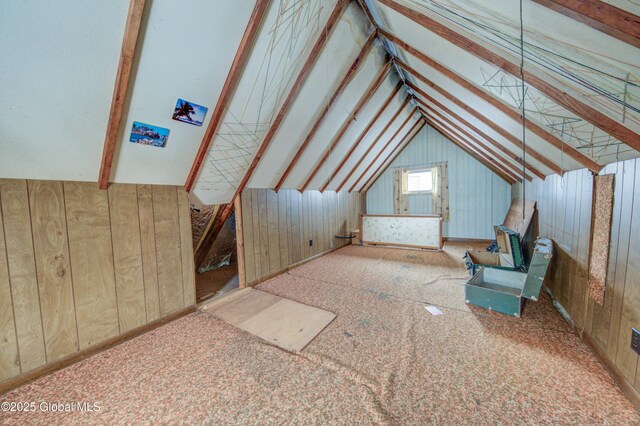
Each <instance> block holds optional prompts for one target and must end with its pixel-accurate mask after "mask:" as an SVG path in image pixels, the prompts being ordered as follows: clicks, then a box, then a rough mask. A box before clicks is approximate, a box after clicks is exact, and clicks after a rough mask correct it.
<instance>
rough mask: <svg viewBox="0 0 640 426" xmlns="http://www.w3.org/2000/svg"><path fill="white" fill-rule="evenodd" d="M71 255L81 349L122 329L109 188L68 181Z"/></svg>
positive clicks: (65, 191) (67, 197) (66, 191)
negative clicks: (119, 319) (115, 270)
mask: <svg viewBox="0 0 640 426" xmlns="http://www.w3.org/2000/svg"><path fill="white" fill-rule="evenodd" d="M64 197H65V203H66V208H67V227H68V230H69V255H70V259H71V271H72V279H73V289H74V295H75V306H76V318H77V322H78V338H79V341H80V349H84V348H86V347H88V346H91V345H93V344H96V343H98V342H100V341H102V340H105V339H108V338H110V337H114V336H117V335H118V334H119V333H120V328H119V324H118V304H117V296H116V284H115V276H114V267H113V249H112V246H111V224H110V222H109V201H108V199H107V192H106V191H101V190H100V189H98V187H97V186H96V185H95V184H94V183H88V182H85V183H79V182H65V183H64Z"/></svg>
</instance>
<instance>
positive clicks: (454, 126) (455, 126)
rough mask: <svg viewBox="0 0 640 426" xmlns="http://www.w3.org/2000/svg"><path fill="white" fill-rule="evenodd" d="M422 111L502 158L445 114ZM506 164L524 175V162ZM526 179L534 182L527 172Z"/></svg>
mask: <svg viewBox="0 0 640 426" xmlns="http://www.w3.org/2000/svg"><path fill="white" fill-rule="evenodd" d="M419 102H421V103H422V100H420V101H419ZM423 105H425V107H426V106H427V105H426V104H425V103H423ZM421 111H422V113H423V114H424V115H425V116H426V117H427V118H429V119H431V120H435V121H437V122H438V123H440V124H441V125H442V126H445V127H446V128H448V129H452V130H455V131H457V132H458V133H461V134H462V135H463V136H464V137H466V138H467V140H469V141H472V142H474V143H475V145H477V146H478V147H479V148H481V149H483V150H485V151H486V152H487V153H488V154H490V155H491V156H492V157H493V158H502V157H501V156H500V154H499V153H497V152H495V151H494V150H492V149H491V147H489V146H487V145H485V144H484V143H483V142H482V141H481V140H480V139H478V138H476V137H475V136H474V135H472V134H471V133H469V132H468V131H467V130H465V129H464V128H463V127H462V126H460V125H459V124H457V123H456V122H454V121H453V120H450V119H449V118H447V117H445V116H444V114H441V113H440V112H438V111H437V110H435V109H433V108H431V109H429V110H422V109H421ZM514 157H516V158H514ZM509 158H511V159H513V160H515V161H517V158H518V156H517V155H515V154H514V155H513V157H512V156H509ZM504 164H505V168H508V169H510V170H511V171H512V172H515V173H516V174H517V175H519V174H522V169H521V167H522V161H520V163H519V164H516V165H514V164H513V163H510V162H509V161H505V162H504ZM507 166H508V167H507ZM518 166H519V167H518ZM538 177H539V176H538ZM525 179H527V180H528V181H531V180H533V178H532V177H531V175H529V174H527V173H526V172H525Z"/></svg>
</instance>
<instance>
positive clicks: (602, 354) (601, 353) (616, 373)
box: [579, 330, 640, 411]
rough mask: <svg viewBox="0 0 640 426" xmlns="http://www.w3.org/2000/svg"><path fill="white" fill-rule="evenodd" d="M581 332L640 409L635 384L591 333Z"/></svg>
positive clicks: (584, 339) (582, 336)
mask: <svg viewBox="0 0 640 426" xmlns="http://www.w3.org/2000/svg"><path fill="white" fill-rule="evenodd" d="M579 334H580V337H581V338H582V341H583V342H585V343H586V344H587V346H589V349H591V351H592V352H593V353H594V354H595V355H596V357H598V359H599V360H600V362H601V363H602V365H604V366H605V368H606V369H607V370H608V371H609V374H611V377H613V380H614V381H615V382H616V383H617V384H618V385H619V386H620V388H621V389H622V391H623V392H624V393H625V395H627V398H629V401H631V403H632V404H633V405H635V407H636V410H638V411H640V393H638V391H637V390H636V388H634V387H633V385H632V384H631V383H629V381H628V380H627V379H626V377H624V374H622V372H621V371H620V370H618V367H616V366H615V365H614V364H613V362H611V360H610V359H609V357H607V354H606V353H605V352H604V351H603V350H602V349H601V348H600V347H599V346H598V344H597V343H596V342H595V341H594V340H593V339H592V338H591V336H589V333H587V332H586V331H584V330H583V331H582V332H580V333H579Z"/></svg>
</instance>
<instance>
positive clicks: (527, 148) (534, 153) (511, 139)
mask: <svg viewBox="0 0 640 426" xmlns="http://www.w3.org/2000/svg"><path fill="white" fill-rule="evenodd" d="M416 77H417V78H418V79H419V76H416ZM409 87H411V88H412V89H413V90H415V91H416V92H417V93H418V94H419V95H420V96H421V97H422V98H424V100H425V101H428V102H430V103H431V104H433V105H435V106H437V107H438V108H440V109H441V110H443V111H445V112H446V113H447V114H449V115H450V116H452V117H454V118H455V119H456V120H458V121H459V122H461V123H463V124H464V125H465V126H466V127H468V128H470V129H471V130H473V131H474V132H476V133H477V134H479V135H480V136H482V137H483V138H484V139H485V140H486V141H489V142H491V143H492V144H493V145H494V146H495V147H498V148H499V147H500V146H502V144H500V143H499V142H497V141H496V140H495V139H493V138H492V137H490V136H489V135H487V134H486V133H484V132H483V131H481V130H480V129H478V128H477V127H476V126H474V125H472V124H471V123H469V122H468V121H466V120H464V119H463V118H462V117H460V116H459V115H458V114H456V113H455V112H453V111H451V110H450V109H449V108H447V107H446V106H444V105H443V104H441V103H440V102H438V101H437V100H435V99H434V98H432V97H431V96H429V95H427V94H426V93H425V92H424V91H423V90H422V89H420V88H419V87H417V86H415V85H414V84H410V85H409ZM454 99H456V100H457V98H454ZM458 102H461V101H459V100H458ZM460 104H462V105H464V104H463V103H462V102H461V103H460ZM460 104H458V103H456V105H460ZM465 106H466V105H465ZM468 112H469V113H470V114H472V115H473V116H474V117H476V118H477V119H478V120H480V121H482V122H483V123H484V124H485V125H487V126H488V127H490V128H491V129H493V130H494V131H495V132H496V133H498V134H499V135H501V136H502V137H504V138H505V139H506V140H508V141H509V142H511V143H512V144H513V145H515V146H516V147H517V148H519V149H522V143H521V142H520V141H519V140H518V139H517V138H516V137H514V136H513V135H511V134H510V133H508V132H506V131H505V130H504V129H502V128H501V127H500V126H498V125H496V124H495V123H493V122H492V121H490V120H488V119H486V118H485V117H484V116H483V115H481V114H479V113H478V112H476V111H475V110H474V109H472V108H469V111H468ZM503 148H504V147H503ZM505 149H506V148H505ZM503 152H504V151H503ZM525 152H526V153H527V154H528V155H529V156H531V158H533V159H535V160H538V161H539V162H541V163H542V164H544V165H545V166H546V167H548V168H549V169H551V170H552V171H553V172H554V173H558V174H560V175H561V174H562V169H561V168H560V167H558V166H557V165H555V164H554V163H552V162H551V161H550V160H548V159H547V158H546V157H545V156H544V155H542V154H540V153H538V152H537V151H535V150H534V149H533V148H531V147H530V146H525ZM521 161H522V160H521ZM527 168H529V170H531V171H532V172H533V173H535V174H536V175H538V174H540V175H542V176H544V174H542V173H541V172H540V171H536V169H535V168H534V167H533V166H531V165H530V164H527ZM541 179H544V178H541Z"/></svg>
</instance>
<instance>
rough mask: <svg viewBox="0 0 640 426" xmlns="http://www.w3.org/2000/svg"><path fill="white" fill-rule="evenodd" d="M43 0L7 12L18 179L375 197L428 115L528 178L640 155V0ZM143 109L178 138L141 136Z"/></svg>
mask: <svg viewBox="0 0 640 426" xmlns="http://www.w3.org/2000/svg"><path fill="white" fill-rule="evenodd" d="M0 1H4V0H0ZM24 3H25V4H21V5H15V4H14V3H12V4H11V6H6V7H3V10H8V11H9V12H8V13H6V14H4V18H3V17H0V36H2V40H4V41H2V42H0V55H1V56H2V57H4V58H7V61H4V63H3V64H2V65H0V89H1V90H2V91H4V92H5V93H6V94H7V95H9V96H8V98H10V99H12V103H10V105H5V106H3V107H1V108H3V109H2V110H0V112H1V114H0V132H1V134H0V148H1V149H2V151H3V155H2V156H0V174H2V176H0V177H29V178H47V179H76V180H96V181H99V182H100V183H101V185H102V186H106V185H107V184H108V182H135V183H164V184H180V185H182V184H184V185H185V186H186V188H187V189H188V190H189V191H190V192H191V193H192V195H193V196H194V197H195V199H197V200H199V201H200V202H202V203H204V204H221V203H229V202H231V201H232V200H233V199H234V197H235V196H236V195H237V194H238V193H239V192H241V191H242V189H243V188H245V187H258V188H274V189H280V188H295V189H299V190H305V189H317V190H349V191H366V190H367V189H368V188H369V187H370V186H371V184H372V183H373V182H374V181H375V179H376V177H377V176H378V175H380V174H381V173H382V171H384V169H385V167H386V166H387V165H389V164H390V163H391V162H392V161H393V158H395V156H397V154H398V153H399V152H400V151H401V150H402V148H403V147H404V146H406V144H408V143H409V142H410V140H411V138H412V137H413V136H414V135H415V134H417V132H418V131H419V130H420V129H421V128H422V126H424V125H430V126H431V127H433V128H435V129H436V130H438V131H439V132H440V133H442V134H443V135H445V136H446V137H447V138H448V139H449V140H451V141H452V142H453V143H455V144H456V145H458V146H460V147H461V148H462V149H464V150H465V151H466V152H468V153H469V154H470V155H472V156H474V157H475V158H476V159H478V160H479V161H481V162H482V163H483V164H485V165H486V166H487V167H488V168H490V169H491V170H493V171H494V172H495V173H496V174H498V175H499V176H501V177H502V178H503V179H504V180H506V181H507V182H510V183H512V182H516V181H518V180H520V179H522V176H523V173H524V177H525V178H526V179H532V178H534V177H538V178H544V177H545V176H547V175H549V174H552V173H563V172H565V171H568V170H574V169H578V168H588V169H590V170H591V171H593V172H598V171H599V170H600V169H601V167H602V166H603V165H605V164H608V163H611V162H615V161H619V160H625V159H629V158H635V157H638V156H639V155H640V153H639V150H640V137H639V133H640V88H639V86H640V18H638V15H639V14H640V10H639V9H640V6H638V5H637V4H636V3H634V2H630V1H623V0H608V1H606V2H604V1H599V0H586V1H578V0H522V14H521V10H520V2H519V1H513V0H491V1H489V0H352V1H349V0H257V1H255V0H238V1H234V2H227V1H217V2H209V1H205V0H198V1H193V2H190V3H189V4H187V5H185V4H183V3H181V2H171V1H168V0H154V1H153V2H150V1H149V0H147V2H146V4H145V2H144V1H142V0H130V2H127V1H125V0H119V1H114V2H113V4H111V5H110V6H109V7H106V6H100V10H99V11H97V12H98V15H100V13H101V14H102V15H101V16H100V19H99V22H100V25H98V26H96V25H94V26H92V25H85V24H84V22H85V21H87V20H88V21H91V20H93V21H96V19H97V18H96V11H95V10H93V9H92V8H89V7H87V6H86V5H84V3H83V2H81V1H80V0H70V3H78V4H77V5H75V6H77V7H75V8H74V7H72V6H73V5H70V6H69V9H68V10H67V6H65V7H60V8H52V9H51V10H49V11H48V12H47V10H42V9H39V8H35V7H33V5H31V7H30V5H29V4H28V3H29V1H25V2H24ZM46 8H47V7H46V6H44V7H43V9H46ZM45 12H47V13H50V15H49V16H52V17H54V18H56V19H53V20H54V21H55V23H56V25H53V24H51V25H49V24H46V23H45V24H44V26H45V30H44V31H42V30H38V29H37V28H36V29H33V33H30V34H28V35H25V34H24V30H23V28H24V26H25V24H27V23H29V22H34V23H35V22H40V21H39V20H38V13H45ZM521 16H522V19H521ZM50 20H51V18H50ZM34 25H35V24H34ZM521 30H522V37H521ZM117 33H119V34H123V33H124V34H125V37H124V41H123V40H122V39H120V38H118V37H114V36H113V34H117ZM114 38H115V39H118V40H115V41H114ZM14 39H15V42H13V43H12V42H7V40H9V41H10V40H14ZM78 39H81V40H82V39H83V40H84V42H79V41H78ZM521 40H522V43H521ZM34 50H35V52H34ZM521 61H522V63H521ZM65 64H66V65H65ZM118 64H119V65H118ZM521 65H522V68H521ZM65 70H66V71H67V72H66V73H65ZM521 71H522V74H521ZM523 80H524V82H525V84H524V86H523V85H522V81H523ZM34 87H35V88H34ZM114 87H115V90H114V89H113V88H114ZM112 92H113V94H112ZM177 98H183V99H187V100H190V101H193V102H196V103H198V104H202V105H206V106H208V107H209V112H208V114H207V116H206V119H205V122H204V123H203V125H202V127H196V126H190V125H186V124H183V123H178V122H176V121H172V120H171V112H172V108H173V105H175V101H176V99H177ZM523 99H524V103H523ZM523 105H524V110H525V115H524V119H523V117H522V115H521V108H522V107H523ZM133 121H142V122H145V123H152V124H156V125H160V126H163V127H167V128H170V131H171V133H170V136H169V141H168V143H167V146H166V147H165V148H159V149H156V148H151V147H147V146H140V145H138V144H131V143H127V141H128V133H129V130H130V128H131V125H132V123H133ZM29 129H31V130H29ZM34 134H35V135H38V137H36V138H34V137H33V135H34ZM105 135H106V137H105ZM5 153H8V154H7V155H4V154H5ZM98 170H99V171H98Z"/></svg>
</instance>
